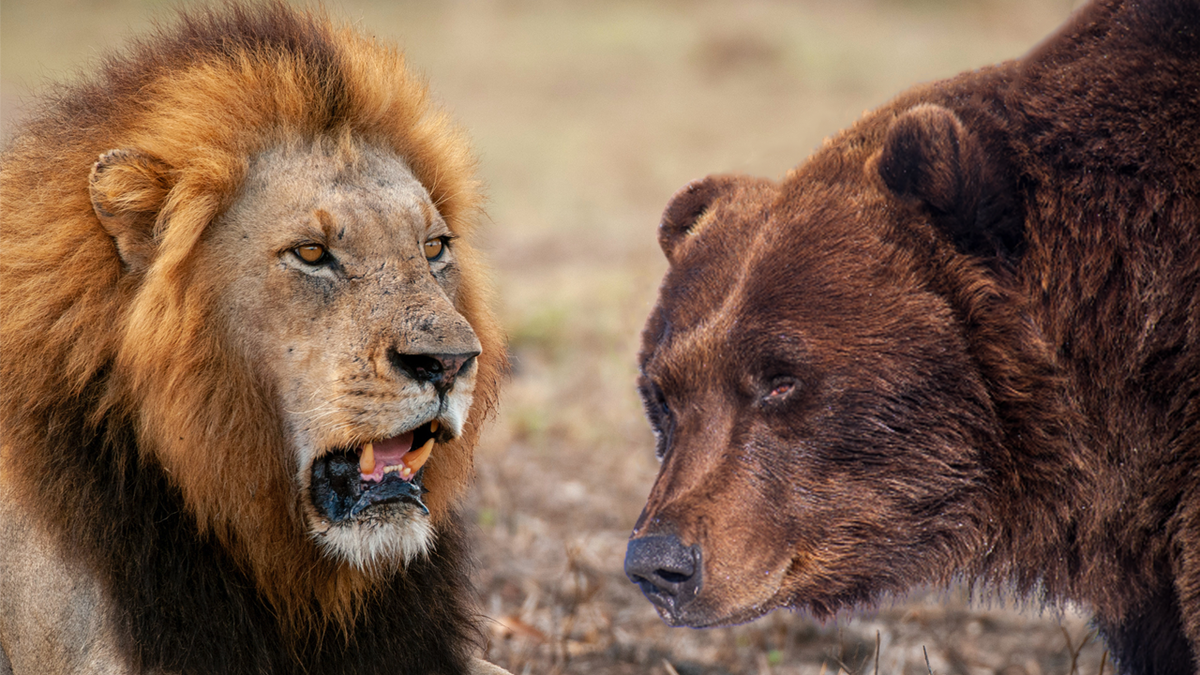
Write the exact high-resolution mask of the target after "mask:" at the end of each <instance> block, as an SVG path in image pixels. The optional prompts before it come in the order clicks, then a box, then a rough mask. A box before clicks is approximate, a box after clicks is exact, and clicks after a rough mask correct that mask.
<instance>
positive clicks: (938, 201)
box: [878, 103, 1024, 261]
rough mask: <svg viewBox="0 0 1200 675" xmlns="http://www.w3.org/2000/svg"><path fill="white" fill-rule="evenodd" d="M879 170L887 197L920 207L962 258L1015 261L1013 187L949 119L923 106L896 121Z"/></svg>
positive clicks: (1019, 239) (1020, 239)
mask: <svg viewBox="0 0 1200 675" xmlns="http://www.w3.org/2000/svg"><path fill="white" fill-rule="evenodd" d="M878 171H879V176H880V177H881V178H882V179H883V182H884V184H885V185H887V187H888V189H890V190H891V191H892V192H893V193H895V194H896V195H898V196H901V197H904V198H909V199H916V200H918V201H920V202H921V203H922V204H923V205H924V206H925V208H926V209H927V210H928V211H929V213H930V215H931V216H932V221H933V224H934V225H935V226H936V227H938V228H939V229H940V230H942V232H944V233H945V234H946V236H948V237H949V238H950V241H951V242H952V243H953V244H954V246H955V247H956V248H957V249H958V250H960V251H962V252H963V253H969V254H972V255H977V256H980V257H984V258H992V259H995V258H998V259H1004V260H1009V261H1011V260H1013V259H1015V258H1017V257H1019V256H1020V253H1021V250H1022V249H1023V248H1024V227H1023V222H1022V218H1021V216H1020V213H1019V210H1018V209H1017V208H1016V200H1015V198H1014V195H1013V194H1012V188H1011V186H1010V183H1011V181H1010V180H1008V179H1007V176H1006V172H1005V171H1004V170H1003V168H1002V166H1001V164H1000V163H999V162H998V161H996V158H995V157H992V156H989V154H988V153H987V152H986V150H985V148H984V147H983V144H982V143H981V142H980V140H979V139H978V138H977V137H976V136H975V135H974V134H972V133H971V131H970V130H969V129H968V128H967V127H966V126H965V125H964V124H963V123H962V120H960V119H959V117H958V115H956V114H954V112H952V111H950V110H948V109H946V108H943V107H942V106H939V105H933V104H928V103H926V104H922V105H918V106H916V107H914V108H911V109H910V110H908V111H906V112H905V113H903V114H902V115H900V116H899V117H897V118H896V119H895V121H893V122H892V125H891V127H890V128H889V129H888V132H887V137H886V139H885V140H884V143H883V151H882V152H881V153H880V156H879V163H878Z"/></svg>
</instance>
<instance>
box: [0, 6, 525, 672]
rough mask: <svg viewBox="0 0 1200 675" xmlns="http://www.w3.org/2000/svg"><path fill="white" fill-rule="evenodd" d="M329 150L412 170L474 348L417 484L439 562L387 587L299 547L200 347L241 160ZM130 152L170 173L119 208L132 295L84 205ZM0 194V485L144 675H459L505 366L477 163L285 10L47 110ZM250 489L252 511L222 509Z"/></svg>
mask: <svg viewBox="0 0 1200 675" xmlns="http://www.w3.org/2000/svg"><path fill="white" fill-rule="evenodd" d="M323 136H326V137H333V138H339V137H347V136H353V137H357V138H361V139H364V140H366V141H368V142H370V143H374V144H378V145H380V146H383V147H387V148H391V149H394V150H395V151H396V152H397V153H398V154H399V155H401V156H402V157H404V158H405V160H406V161H407V162H408V163H409V165H410V167H411V169H412V171H413V174H414V175H415V176H416V177H417V179H418V180H419V181H420V182H421V183H422V184H423V185H424V186H425V187H426V188H427V189H428V190H429V192H430V195H431V197H432V199H433V201H434V203H435V204H436V205H437V206H438V208H439V210H440V213H441V214H442V216H443V218H444V219H445V221H446V223H447V224H448V226H449V227H450V228H451V230H452V231H453V232H454V233H455V234H456V236H457V237H459V241H458V243H457V244H456V251H457V252H458V255H459V256H460V260H462V265H461V267H462V278H463V282H462V284H461V289H462V290H461V293H460V296H459V301H458V306H457V308H456V309H457V310H458V311H459V312H460V313H461V314H462V315H463V316H464V317H466V318H467V319H468V321H469V322H470V323H471V324H472V326H473V328H474V330H475V332H476V333H477V335H478V337H479V340H480V341H481V343H482V345H483V351H482V356H480V358H479V360H478V367H479V372H478V377H477V380H476V385H475V395H474V396H475V403H474V405H473V407H472V410H471V413H470V416H469V419H468V422H467V425H466V428H465V430H464V433H463V435H462V436H461V437H460V438H458V439H456V440H455V441H453V442H451V443H448V444H444V445H440V446H439V450H438V453H437V454H436V455H435V457H434V458H433V459H431V460H430V463H429V464H428V468H427V473H426V478H425V484H426V486H427V487H429V488H430V493H429V495H428V502H427V503H428V506H429V508H430V511H431V513H432V516H431V517H432V522H433V524H434V526H435V527H436V529H437V542H436V547H435V549H434V550H433V551H432V552H431V553H430V555H429V556H427V557H425V558H422V559H420V560H417V561H414V562H412V563H411V564H409V565H408V567H407V568H406V570H405V571H404V572H403V573H401V574H399V575H396V576H395V577H394V578H390V579H387V580H385V581H384V582H379V581H377V580H375V579H372V578H369V577H368V576H366V575H365V574H364V573H361V572H357V571H355V570H353V569H350V568H348V567H347V566H345V565H344V564H341V563H338V562H336V561H333V560H330V559H328V558H323V557H321V556H320V555H319V554H318V551H317V549H316V547H315V546H314V545H313V544H312V542H311V541H308V540H307V539H306V537H305V535H304V532H305V528H304V527H303V525H302V514H301V513H299V510H298V508H297V507H296V504H295V502H296V500H295V498H294V490H295V488H294V486H293V484H292V481H291V477H290V475H289V471H290V470H291V469H290V468H289V467H288V466H287V457H288V454H287V451H286V450H285V448H284V439H283V437H282V436H281V434H280V432H279V429H280V424H279V420H278V418H277V415H278V412H277V411H276V410H274V408H273V404H272V399H271V392H268V391H262V387H261V386H260V385H258V384H256V380H255V378H254V377H253V376H252V373H253V365H252V364H248V363H245V362H243V361H241V360H239V359H238V358H237V357H234V356H232V355H231V354H233V353H235V350H228V349H226V345H224V344H223V339H224V338H222V337H221V334H220V332H219V331H216V330H214V326H218V325H220V320H221V317H220V316H219V315H217V314H216V308H215V307H214V303H213V300H212V292H211V285H212V283H211V281H212V280H208V279H205V278H203V275H202V274H200V273H199V272H198V271H197V269H196V268H195V267H194V266H193V265H192V264H191V262H192V257H193V256H192V253H193V251H194V249H196V248H197V247H198V246H203V236H204V232H205V228H206V227H207V226H208V225H209V224H210V223H211V222H213V220H214V218H216V217H217V216H218V215H219V214H221V213H222V210H223V209H225V208H226V207H227V206H228V205H229V204H230V202H231V200H232V198H233V197H234V195H235V193H236V192H237V188H238V186H239V184H240V181H241V179H242V177H243V175H244V173H245V171H246V168H247V164H248V157H250V156H252V155H254V153H256V152H259V151H262V150H264V149H267V148H270V147H272V146H273V145H275V144H278V143H280V142H281V141H282V140H283V139H287V138H296V137H299V138H317V137H323ZM126 147H133V148H139V149H141V150H143V151H145V152H146V153H147V154H149V155H152V156H154V157H157V158H159V159H161V160H162V161H163V162H164V164H165V165H167V166H169V167H171V170H170V171H169V173H168V174H167V175H166V176H165V177H164V178H163V179H162V180H160V181H159V183H158V184H157V186H156V187H155V188H153V189H150V190H149V191H148V192H150V193H153V194H149V193H142V194H132V195H129V196H128V199H130V200H133V201H138V202H139V203H141V202H144V203H145V204H147V205H151V204H158V205H161V210H160V211H159V212H158V216H157V220H156V223H157V227H156V230H155V236H156V243H157V257H156V258H155V260H154V262H153V264H152V265H151V267H150V268H149V269H148V270H147V271H146V273H145V274H143V275H129V274H126V273H123V271H122V262H121V259H120V258H119V257H118V253H117V250H116V248H115V246H114V243H113V240H112V239H111V238H110V237H109V236H108V234H107V233H106V232H105V231H104V230H103V229H102V227H101V226H100V224H99V222H98V221H97V218H96V216H95V214H94V212H93V206H92V203H91V201H90V199H89V192H88V171H89V169H90V167H91V166H92V165H93V163H95V161H96V158H97V156H99V155H100V154H101V153H103V152H105V151H107V150H110V149H113V148H126ZM2 171H3V173H2V176H3V183H2V187H0V190H2V192H0V198H2V202H3V207H2V208H3V231H2V241H3V247H4V251H5V255H4V256H2V257H0V282H2V284H3V293H2V295H0V312H2V314H0V317H2V328H0V381H2V382H3V387H2V393H0V420H2V423H3V435H4V438H3V443H4V446H3V455H0V466H2V468H3V471H5V472H6V473H7V474H8V475H7V476H6V477H5V481H6V482H7V483H9V484H10V485H15V486H16V488H17V490H18V494H19V498H20V500H21V502H22V503H23V504H26V505H27V506H28V509H29V510H30V511H31V512H34V513H37V514H38V517H39V518H41V519H42V525H43V527H45V528H46V529H47V530H48V531H50V532H52V533H54V534H55V536H56V537H58V538H59V540H60V542H61V544H62V549H63V550H64V551H73V552H74V555H77V556H79V558H80V559H81V560H83V561H85V562H86V564H88V565H89V566H90V567H91V568H93V569H95V570H97V574H98V576H99V577H100V578H101V580H102V582H103V583H104V586H105V588H106V591H107V593H108V594H109V596H110V597H112V598H113V601H114V603H115V604H116V605H117V610H118V616H119V617H120V620H121V622H122V625H123V626H124V639H125V640H126V641H127V643H128V644H125V645H124V647H125V649H126V650H127V652H128V653H129V654H131V656H132V658H133V659H134V662H135V664H137V667H139V668H164V669H168V670H176V669H178V670H185V671H188V670H195V671H205V672H243V671H245V672H250V671H253V672H265V671H275V670H278V669H280V668H284V669H285V670H289V669H295V668H296V667H298V663H299V662H303V663H304V666H303V668H304V669H305V670H306V672H322V671H323V670H326V669H334V670H337V669H341V668H351V667H365V668H366V669H367V670H368V671H371V669H370V668H369V667H368V666H369V664H370V663H372V659H374V658H376V657H377V656H378V657H379V658H382V655H383V654H385V653H387V652H389V651H391V652H396V651H397V650H399V651H401V652H403V653H404V654H405V656H404V658H403V662H404V664H406V665H407V666H408V667H409V668H411V669H412V670H413V672H427V671H443V670H445V671H456V670H460V669H461V668H460V667H459V666H461V663H462V659H464V658H465V656H464V649H465V647H464V645H466V644H467V642H468V640H469V638H470V635H469V633H470V631H471V629H470V625H471V623H472V622H471V616H470V610H469V606H470V603H469V601H468V593H467V590H468V586H467V582H466V575H465V570H464V569H463V559H464V558H463V552H462V541H461V539H462V537H461V536H460V532H459V531H460V528H459V526H458V518H457V516H456V515H455V513H456V508H455V502H456V501H457V500H458V498H459V497H460V496H461V495H462V494H463V492H464V489H465V487H466V485H467V482H468V480H469V478H470V475H471V470H472V467H471V462H472V449H473V446H474V444H475V442H476V440H477V438H478V434H479V429H480V424H481V422H482V419H483V417H484V416H485V415H486V414H487V412H488V410H489V409H490V408H491V407H492V406H493V405H494V403H495V400H496V395H497V388H498V381H499V378H500V374H501V371H502V370H503V368H504V356H503V354H504V348H503V345H502V340H501V337H500V331H499V330H498V328H497V327H496V325H495V322H494V319H493V318H492V316H491V314H490V313H489V311H488V309H487V297H486V295H487V293H488V290H487V284H486V283H485V280H484V278H483V270H482V269H481V265H480V263H479V262H478V260H477V257H476V255H475V254H474V253H473V252H472V250H471V248H470V245H469V241H470V237H471V233H472V230H473V226H474V222H475V219H476V216H477V213H478V206H479V196H478V194H479V193H478V189H477V187H478V186H477V181H476V179H475V177H474V159H473V157H472V155H471V154H470V152H469V149H468V147H467V144H466V142H465V140H464V138H463V136H462V135H461V133H460V132H459V131H458V130H457V129H456V128H455V127H454V126H453V125H451V124H450V123H449V122H448V121H447V119H446V117H445V116H444V115H443V114H442V113H440V112H438V111H437V110H436V109H435V108H433V107H432V106H431V105H430V103H429V100H428V95H427V92H426V88H425V85H424V83H423V82H422V81H421V80H420V79H419V78H417V77H415V76H414V75H412V74H411V73H410V72H409V71H408V70H407V69H406V68H405V63H404V59H403V56H402V55H401V54H400V53H398V52H397V51H395V50H394V49H392V48H390V47H387V46H384V45H381V44H379V43H378V42H376V41H374V40H372V39H370V38H366V37H363V36H362V35H360V34H357V33H355V32H352V31H350V30H349V29H343V28H338V27H335V26H334V25H333V24H332V23H331V22H330V21H328V20H327V19H326V18H324V17H322V16H318V15H314V14H311V13H302V12H297V11H294V10H291V9H288V8H287V7H286V6H285V5H283V4H282V3H276V4H268V5H260V6H241V5H227V6H224V7H222V8H221V9H219V10H201V11H197V12H191V13H188V14H186V15H184V16H182V17H180V20H179V22H178V23H177V25H175V26H174V27H172V28H164V29H159V30H158V31H157V32H156V33H155V34H153V35H152V36H150V37H149V38H146V39H143V40H141V41H139V42H137V43H135V44H134V45H133V46H132V48H131V49H129V50H128V51H127V52H126V53H125V54H123V55H120V56H113V57H109V58H108V59H107V60H106V61H105V62H104V63H103V66H102V68H101V69H100V72H99V74H98V75H97V76H96V77H94V78H92V79H90V80H88V81H84V82H82V83H81V84H77V85H73V86H69V87H64V88H61V89H58V90H56V91H54V92H53V93H52V94H51V95H50V96H48V97H47V98H46V99H45V101H44V102H43V104H42V106H41V107H40V108H39V109H38V110H37V111H36V112H35V114H33V115H31V118H30V120H29V121H27V122H26V123H24V125H23V126H22V127H21V128H20V129H19V131H18V134H17V135H16V137H15V139H14V140H13V141H12V143H11V145H10V147H9V148H7V149H6V151H5V154H4V159H3V168H2ZM156 190H157V192H156ZM139 200H140V201H139ZM137 205H138V204H134V206H137ZM245 475H255V476H259V477H260V480H259V481H258V484H257V486H256V487H255V488H254V489H252V490H246V491H245V492H244V493H241V494H238V493H234V492H231V488H230V485H239V484H245V483H246V481H244V480H243V481H237V480H234V477H236V476H245ZM330 627H333V628H334V632H333V633H330V631H329V628H330ZM275 636H283V637H284V638H285V639H283V640H279V639H273V638H274V637H275ZM189 644H204V645H206V646H205V648H204V649H200V650H197V649H190V650H189V649H188V648H187V646H188V645H189ZM364 644H371V645H372V647H371V649H370V650H367V651H363V652H356V651H355V650H356V649H358V647H360V646H362V645H364ZM201 652H202V653H201ZM354 653H357V654H358V656H355V657H353V658H352V659H351V658H348V655H350V654H354ZM364 654H366V655H364ZM445 654H450V656H449V657H446V656H444V655H445ZM180 655H186V657H184V656H180ZM445 658H450V661H449V662H447V661H445V660H444V659H445ZM180 659H183V660H180ZM343 660H345V663H344V664H343V663H342V662H343ZM351 662H354V663H353V665H352V664H351ZM287 664H291V665H287ZM397 665H398V664H397V663H395V662H392V663H390V664H389V663H387V662H384V661H382V660H381V661H379V662H378V664H377V666H378V667H379V668H384V667H391V668H395V667H397ZM371 672H373V671H371Z"/></svg>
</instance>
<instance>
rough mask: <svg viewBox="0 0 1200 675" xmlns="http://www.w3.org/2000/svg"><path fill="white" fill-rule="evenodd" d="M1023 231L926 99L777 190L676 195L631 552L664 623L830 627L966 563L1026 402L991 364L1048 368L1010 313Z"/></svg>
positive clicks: (645, 357)
mask: <svg viewBox="0 0 1200 675" xmlns="http://www.w3.org/2000/svg"><path fill="white" fill-rule="evenodd" d="M1021 223H1022V221H1021V208H1020V206H1019V202H1018V200H1017V199H1016V197H1015V195H1014V181H1013V179H1012V178H1011V176H1010V172H1009V171H1008V170H1007V169H1006V168H1005V165H1004V163H1003V162H1002V161H1001V159H1000V158H999V157H998V156H997V153H996V151H995V150H993V149H991V148H990V147H989V143H988V142H986V139H984V138H981V137H980V136H979V135H978V134H976V133H973V132H972V131H970V130H969V129H968V127H967V125H965V124H964V122H963V121H962V119H961V118H960V116H959V115H958V114H956V113H955V112H952V111H951V110H949V109H948V108H945V107H942V106H938V105H931V104H919V105H912V104H911V103H910V104H909V105H907V106H905V105H903V104H898V105H897V106H896V107H893V108H890V109H884V110H883V111H881V112H879V113H877V114H876V115H875V116H874V117H873V118H869V119H866V120H864V122H862V123H861V124H860V125H858V126H856V127H855V128H853V129H851V130H850V131H848V132H846V133H844V134H843V135H842V136H840V137H838V138H835V139H833V140H832V141H830V142H829V143H827V144H826V146H825V147H824V148H822V149H821V150H820V151H819V152H818V153H816V154H815V155H814V156H813V157H812V158H810V160H809V161H808V162H806V163H805V164H804V165H801V166H800V167H798V168H797V169H795V170H793V171H792V172H791V173H790V174H789V175H788V176H787V177H786V178H785V180H784V181H782V183H774V182H771V181H767V180H760V179H752V178H747V177H735V176H713V177H709V178H706V179H703V180H700V181H697V182H694V183H692V184H690V185H688V186H686V187H685V188H683V189H682V190H680V191H679V192H678V193H677V194H676V195H675V196H674V198H673V199H672V200H671V202H670V204H669V205H668V207H667V209H666V211H665V213H664V215H663V219H662V224H661V226H660V229H659V241H660V244H661V246H662V249H663V251H664V252H665V254H666V257H667V259H668V261H669V263H670V267H669V269H668V271H667V273H666V276H665V278H664V279H663V282H662V285H661V287H660V291H659V298H658V302H657V305H656V306H655V307H654V309H653V311H652V313H651V315H650V317H649V319H648V321H647V323H646V327H645V330H644V333H643V336H642V348H641V353H640V357H639V359H640V360H639V366H640V379H639V385H638V386H639V390H640V393H641V396H642V399H643V401H644V404H645V408H646V413H647V416H648V418H649V420H650V423H651V426H652V427H653V429H654V432H655V435H656V437H657V444H658V447H657V451H656V454H657V456H658V457H659V459H660V461H661V463H662V466H661V470H660V473H659V476H658V479H657V481H656V483H655V484H654V487H653V489H652V491H651V493H650V496H649V499H648V502H647V504H646V507H645V509H644V511H643V512H642V515H641V517H640V518H639V519H638V521H637V524H636V526H635V529H634V532H633V537H632V539H631V541H630V543H629V548H628V552H627V557H626V573H627V574H628V575H629V577H630V578H631V580H633V581H634V582H635V583H636V584H638V585H639V586H640V587H641V588H642V590H643V591H644V592H645V594H646V595H647V597H648V598H649V599H650V600H651V601H652V602H653V603H654V604H655V605H656V607H657V608H658V610H659V613H660V614H661V615H662V617H663V618H664V619H665V620H666V621H667V622H668V623H671V624H674V625H690V626H710V625H719V624H728V623H736V622H741V621H747V620H750V619H752V618H754V617H756V616H759V615H761V614H764V613H766V612H768V611H770V610H771V609H774V608H776V607H782V606H804V607H808V608H810V609H811V610H812V611H813V612H814V613H815V614H817V615H820V616H828V615H830V614H831V613H833V612H836V611H837V610H838V609H839V608H842V607H846V606H850V605H853V604H856V603H860V602H867V601H870V600H872V599H874V598H877V597H878V596H879V595H881V594H883V593H886V592H891V591H900V590H902V589H904V588H906V587H907V586H909V585H911V584H912V583H916V582H921V581H932V580H935V579H940V578H942V577H943V576H946V575H948V574H949V569H950V568H951V567H952V566H954V564H956V563H958V562H961V561H963V560H967V559H970V558H972V557H973V556H976V554H977V553H978V551H979V547H980V545H981V543H982V542H984V541H986V539H987V536H988V535H987V533H988V531H989V524H988V522H987V518H988V517H987V516H986V515H983V513H984V506H983V505H984V504H985V503H986V502H987V501H988V500H989V498H990V497H989V495H990V494H991V493H992V491H995V490H999V489H1002V486H998V485H996V483H995V480H996V477H997V476H1000V475H1004V465H1005V462H1007V461H1010V458H1008V456H1007V455H1006V454H1005V453H1006V452H1007V450H1005V448H1006V445H1005V442H1004V441H1005V435H1006V429H1005V428H1004V426H1003V424H1002V423H1001V421H1000V419H1001V417H1000V409H1002V408H1005V406H1012V405H1021V402H1020V401H1015V402H1014V401H1007V400H1004V398H1003V396H1000V397H997V395H996V393H995V390H996V388H997V387H1004V386H1005V385H1006V383H1011V381H1012V378H1016V377H1024V375H1018V374H1016V373H1014V372H1010V371H1006V370H1005V368H1006V366H1005V365H1004V364H1005V363H1007V361H1006V357H1005V356H1003V355H1004V354H1007V355H1009V356H1012V355H1013V354H1020V355H1021V358H1024V359H1026V360H1027V362H1028V363H1029V364H1031V365H1030V366H1029V367H1030V368H1031V369H1035V370H1036V369H1037V368H1038V367H1043V368H1044V369H1049V368H1050V366H1049V365H1048V361H1047V359H1049V357H1048V356H1047V355H1046V354H1045V353H1044V351H1045V350H1044V349H1043V348H1042V347H1041V344H1042V343H1041V342H1039V341H1038V340H1037V339H1036V336H1030V335H1029V334H1028V332H1029V329H1027V328H1025V327H1021V324H1020V321H1019V320H1018V319H1015V318H1014V317H1013V316H1012V312H1010V311H1009V310H1007V309H1004V308H1005V307H1006V306H1007V305H1006V302H1007V300H1006V298H1007V294H1008V292H1009V291H1008V290H1007V289H1006V284H1007V283H1008V280H1009V279H1010V278H1011V268H1012V266H1013V265H1014V264H1015V263H1016V262H1017V261H1019V259H1020V256H1021V254H1022V247H1023V245H1024V244H1023V238H1022V229H1021V228H1022V225H1021ZM981 332H982V333H987V334H994V335H993V337H994V339H993V340H992V341H991V343H990V344H985V345H981V344H978V343H977V342H976V341H975V339H976V337H977V336H978V335H979V334H980V333H981ZM1010 370H1011V369H1010ZM1046 372H1048V370H1047V371H1046ZM1046 377H1047V381H1049V380H1052V379H1053V378H1051V377H1050V376H1048V375H1047V376H1046ZM1047 386H1050V385H1047Z"/></svg>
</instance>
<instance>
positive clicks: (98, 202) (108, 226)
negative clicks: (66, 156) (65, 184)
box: [88, 149, 172, 274]
mask: <svg viewBox="0 0 1200 675" xmlns="http://www.w3.org/2000/svg"><path fill="white" fill-rule="evenodd" d="M171 185H172V176H171V167H169V166H167V165H166V164H165V163H164V162H162V161H161V160H159V159H158V158H156V157H152V156H150V155H148V154H146V153H144V152H141V151H140V150H129V149H123V150H109V151H108V152H106V153H104V154H103V155H100V159H99V160H97V161H96V163H95V164H94V165H93V166H92V174H91V176H90V178H89V180H88V189H89V191H90V193H91V197H92V210H94V211H95V212H96V218H98V219H99V220H100V225H101V226H103V227H104V231H105V232H107V233H108V236H110V237H112V238H113V241H114V242H115V243H116V245H117V254H118V255H119V256H120V257H121V262H122V263H124V267H125V270H126V271H127V272H129V273H131V274H139V273H141V272H144V271H145V270H146V268H147V267H149V266H150V262H151V261H152V260H154V255H155V253H156V252H157V250H158V241H157V238H156V236H155V232H154V225H155V221H157V220H158V214H159V211H161V210H162V207H163V203H164V202H165V201H166V199H167V193H168V192H170V191H171Z"/></svg>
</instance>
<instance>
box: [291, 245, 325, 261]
mask: <svg viewBox="0 0 1200 675" xmlns="http://www.w3.org/2000/svg"><path fill="white" fill-rule="evenodd" d="M292 251H293V252H294V253H295V254H296V257H297V258H300V259H301V260H303V261H304V262H306V263H308V264H310V265H315V264H317V263H319V262H321V259H322V258H324V257H325V247H324V246H322V245H320V244H305V245H303V246H297V247H296V248H294V249H292Z"/></svg>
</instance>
